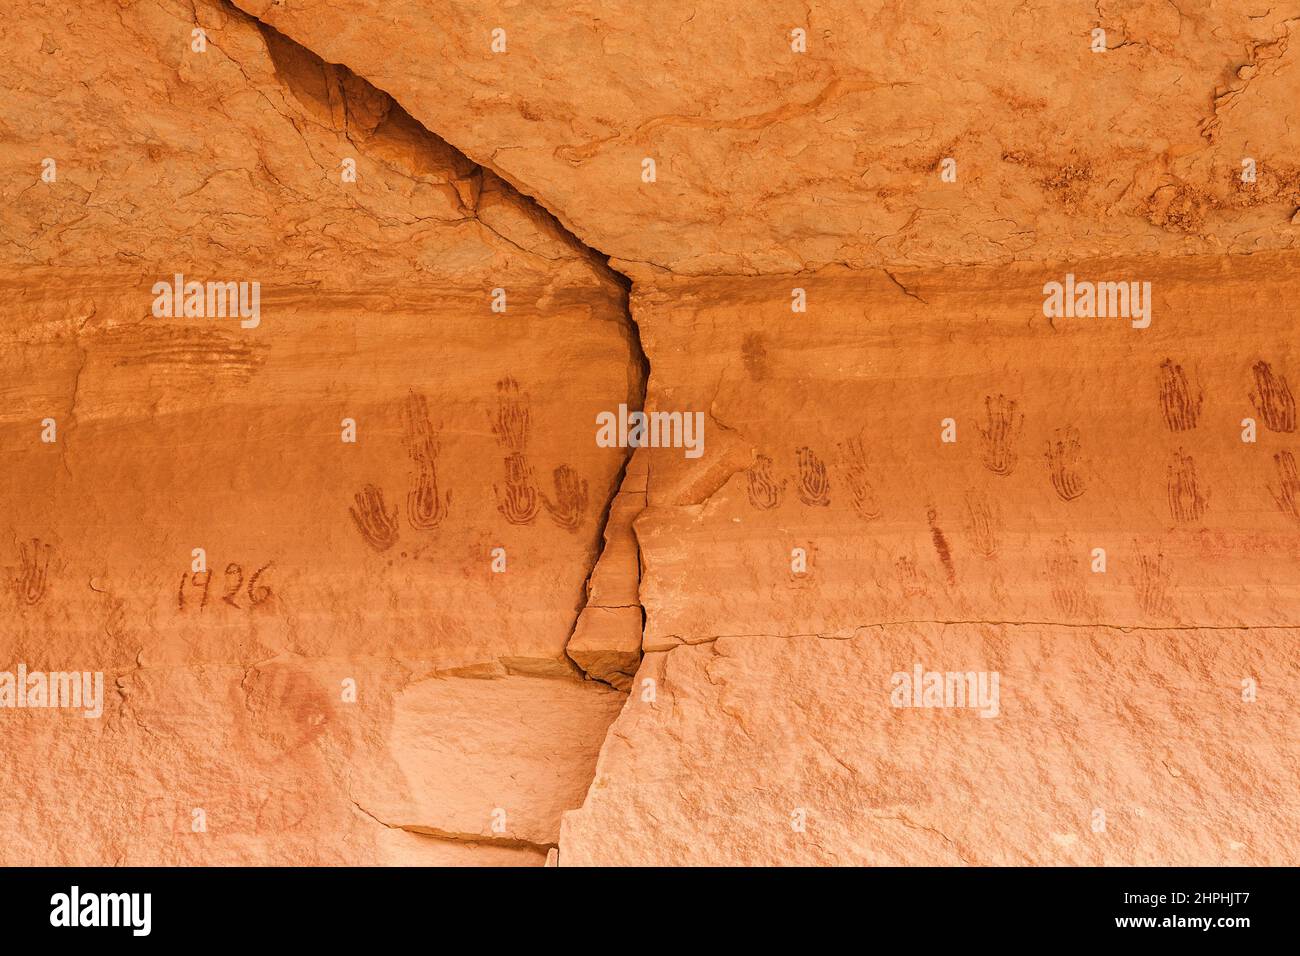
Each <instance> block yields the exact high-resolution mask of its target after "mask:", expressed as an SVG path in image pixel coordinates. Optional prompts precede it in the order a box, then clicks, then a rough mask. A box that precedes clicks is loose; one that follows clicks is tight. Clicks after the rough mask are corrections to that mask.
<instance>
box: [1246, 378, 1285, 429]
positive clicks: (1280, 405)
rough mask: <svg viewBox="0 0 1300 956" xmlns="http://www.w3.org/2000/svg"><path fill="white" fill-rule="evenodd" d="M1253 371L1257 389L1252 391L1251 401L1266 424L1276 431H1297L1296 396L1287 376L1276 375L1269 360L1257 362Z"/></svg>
mask: <svg viewBox="0 0 1300 956" xmlns="http://www.w3.org/2000/svg"><path fill="white" fill-rule="evenodd" d="M1251 371H1252V372H1254V374H1255V390H1254V391H1253V392H1251V393H1250V401H1251V403H1252V404H1253V405H1254V406H1255V411H1256V412H1257V413H1258V414H1259V417H1260V418H1261V419H1262V420H1263V422H1264V426H1265V427H1266V428H1268V429H1269V430H1270V431H1275V432H1293V431H1295V397H1294V396H1293V395H1292V394H1291V387H1290V386H1289V385H1287V381H1286V378H1285V377H1284V376H1281V375H1275V374H1274V373H1273V367H1272V366H1271V365H1269V364H1268V363H1267V362H1256V363H1255V364H1254V365H1253V366H1251Z"/></svg>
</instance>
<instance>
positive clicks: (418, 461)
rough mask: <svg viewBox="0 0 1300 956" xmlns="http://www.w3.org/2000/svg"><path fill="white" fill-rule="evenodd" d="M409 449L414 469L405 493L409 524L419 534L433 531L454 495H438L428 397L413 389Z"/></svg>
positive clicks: (408, 416)
mask: <svg viewBox="0 0 1300 956" xmlns="http://www.w3.org/2000/svg"><path fill="white" fill-rule="evenodd" d="M405 417H406V449H407V453H408V454H409V455H410V456H411V461H412V463H413V464H414V466H415V473H414V475H413V477H412V482H411V488H410V490H409V491H407V493H406V520H407V522H408V523H409V524H410V525H411V527H412V528H414V529H415V530H416V531H432V530H434V529H435V528H437V527H438V526H439V525H440V524H442V522H443V519H444V518H446V517H447V512H448V511H449V510H450V508H451V491H450V489H449V490H448V491H447V493H446V495H440V494H439V493H438V452H439V450H440V446H439V443H438V435H437V433H436V432H435V431H434V429H433V426H432V425H431V424H430V422H429V405H428V402H427V401H426V400H425V397H424V396H423V395H421V394H420V393H419V392H417V391H416V390H415V389H411V394H410V397H409V398H408V399H407V402H406V416H405Z"/></svg>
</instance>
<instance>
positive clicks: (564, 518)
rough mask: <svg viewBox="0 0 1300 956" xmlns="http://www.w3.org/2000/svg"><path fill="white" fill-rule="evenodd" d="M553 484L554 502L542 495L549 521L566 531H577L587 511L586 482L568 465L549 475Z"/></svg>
mask: <svg viewBox="0 0 1300 956" xmlns="http://www.w3.org/2000/svg"><path fill="white" fill-rule="evenodd" d="M551 479H552V481H553V482H554V484H555V501H554V502H552V501H551V499H550V498H548V497H546V495H542V504H543V505H545V506H546V512H547V514H549V515H550V516H551V520H552V521H554V522H555V523H556V524H557V525H559V526H560V527H561V528H563V529H564V530H566V531H577V530H578V526H579V525H581V524H582V515H583V512H585V511H586V510H587V480H586V479H585V478H582V477H581V476H579V474H578V473H577V471H575V470H574V469H573V468H572V467H570V466H569V465H561V466H560V467H559V468H556V469H555V471H554V472H553V473H552V475H551Z"/></svg>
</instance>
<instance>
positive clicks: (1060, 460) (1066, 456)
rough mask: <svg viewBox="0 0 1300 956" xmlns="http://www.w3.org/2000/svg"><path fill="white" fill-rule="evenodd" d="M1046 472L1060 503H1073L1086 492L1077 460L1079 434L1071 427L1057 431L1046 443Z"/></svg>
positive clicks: (1080, 467)
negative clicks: (1049, 476)
mask: <svg viewBox="0 0 1300 956" xmlns="http://www.w3.org/2000/svg"><path fill="white" fill-rule="evenodd" d="M1046 457H1047V471H1048V474H1049V475H1051V478H1052V488H1053V489H1054V490H1055V491H1056V495H1057V497H1058V498H1060V499H1061V500H1062V501H1073V500H1074V499H1075V498H1077V497H1079V496H1080V495H1081V494H1083V493H1084V491H1085V490H1086V486H1085V484H1084V479H1083V470H1082V466H1081V464H1080V460H1079V432H1078V429H1076V428H1075V427H1074V426H1072V425H1067V426H1066V427H1065V428H1060V429H1057V431H1056V432H1055V434H1054V435H1053V436H1052V438H1051V439H1049V440H1048V442H1047V456H1046Z"/></svg>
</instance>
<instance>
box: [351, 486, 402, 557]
mask: <svg viewBox="0 0 1300 956" xmlns="http://www.w3.org/2000/svg"><path fill="white" fill-rule="evenodd" d="M353 500H354V501H355V502H356V506H355V507H353V508H349V509H348V512H349V513H350V514H351V515H352V522H353V524H355V525H356V526H357V530H358V531H359V532H361V537H362V538H364V539H365V541H366V544H368V545H370V546H371V547H372V548H374V549H375V550H376V551H387V550H388V549H389V548H391V547H392V546H393V545H395V544H396V543H397V535H398V530H397V506H396V505H394V506H393V509H392V510H391V511H389V510H388V508H387V507H386V506H385V505H384V492H383V490H382V489H380V488H378V487H376V486H375V485H366V486H365V487H364V488H362V489H361V490H360V491H359V492H357V493H356V494H355V495H353Z"/></svg>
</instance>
